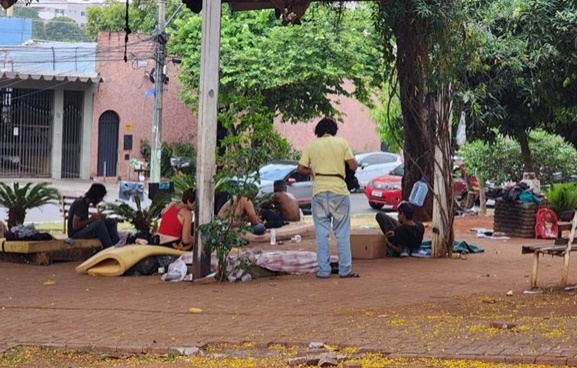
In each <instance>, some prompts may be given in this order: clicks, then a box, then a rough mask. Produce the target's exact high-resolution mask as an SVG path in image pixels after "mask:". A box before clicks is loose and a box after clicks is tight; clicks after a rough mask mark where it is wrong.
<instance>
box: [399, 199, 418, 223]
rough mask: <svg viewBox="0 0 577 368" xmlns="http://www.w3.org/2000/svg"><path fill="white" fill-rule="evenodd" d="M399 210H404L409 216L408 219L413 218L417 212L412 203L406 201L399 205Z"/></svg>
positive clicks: (404, 213) (406, 215)
mask: <svg viewBox="0 0 577 368" xmlns="http://www.w3.org/2000/svg"><path fill="white" fill-rule="evenodd" d="M398 210H399V212H402V213H403V215H405V217H406V218H407V220H412V219H413V215H414V213H415V209H414V208H413V206H412V205H411V204H410V203H407V202H404V203H401V204H400V205H399V207H398Z"/></svg>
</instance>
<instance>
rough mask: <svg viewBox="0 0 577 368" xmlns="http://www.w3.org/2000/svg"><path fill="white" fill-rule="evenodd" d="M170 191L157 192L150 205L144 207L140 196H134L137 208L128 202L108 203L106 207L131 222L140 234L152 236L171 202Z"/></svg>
mask: <svg viewBox="0 0 577 368" xmlns="http://www.w3.org/2000/svg"><path fill="white" fill-rule="evenodd" d="M170 198H171V196H170V194H169V193H159V194H157V195H156V196H155V197H154V199H153V200H152V202H151V203H150V206H148V207H147V208H145V209H143V208H142V203H141V202H140V198H139V197H138V196H135V197H134V203H135V205H136V208H134V207H132V206H131V205H129V204H128V203H125V202H121V203H118V202H116V203H106V204H105V205H104V209H105V210H107V211H111V212H112V213H114V214H116V215H118V216H120V217H122V218H123V219H124V220H126V221H128V222H130V223H131V224H132V226H134V229H135V230H136V232H137V233H138V234H139V235H140V236H144V237H146V236H150V235H152V234H154V233H155V232H156V227H157V224H158V219H159V218H160V213H161V212H162V209H163V208H164V207H166V205H167V204H168V203H169V202H170Z"/></svg>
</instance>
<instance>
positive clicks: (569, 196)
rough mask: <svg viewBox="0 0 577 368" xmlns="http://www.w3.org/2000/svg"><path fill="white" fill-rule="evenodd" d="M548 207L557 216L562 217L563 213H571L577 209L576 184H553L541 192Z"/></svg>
mask: <svg viewBox="0 0 577 368" xmlns="http://www.w3.org/2000/svg"><path fill="white" fill-rule="evenodd" d="M543 193H544V194H545V196H546V197H547V203H548V204H549V207H550V208H551V209H552V210H553V211H555V213H556V214H557V216H559V217H564V215H563V213H564V212H569V211H570V212H573V211H574V210H575V208H577V183H560V184H554V185H553V186H552V187H551V188H550V189H546V190H544V191H543Z"/></svg>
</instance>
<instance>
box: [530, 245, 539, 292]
mask: <svg viewBox="0 0 577 368" xmlns="http://www.w3.org/2000/svg"><path fill="white" fill-rule="evenodd" d="M539 256H540V254H539V250H535V253H533V270H531V289H537V272H538V271H539Z"/></svg>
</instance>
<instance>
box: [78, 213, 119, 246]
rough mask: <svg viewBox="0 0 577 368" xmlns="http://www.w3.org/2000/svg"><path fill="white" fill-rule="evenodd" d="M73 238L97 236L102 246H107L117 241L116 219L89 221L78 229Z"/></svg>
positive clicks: (92, 237)
mask: <svg viewBox="0 0 577 368" xmlns="http://www.w3.org/2000/svg"><path fill="white" fill-rule="evenodd" d="M72 238H73V239H94V238H98V239H99V240H100V244H102V248H108V247H111V246H113V245H114V244H116V243H118V241H119V240H120V238H119V237H118V230H117V229H116V221H115V220H113V219H105V220H104V221H102V220H98V221H94V222H91V223H89V224H88V225H86V226H85V227H84V228H83V229H80V230H78V231H77V232H76V233H74V235H72Z"/></svg>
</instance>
